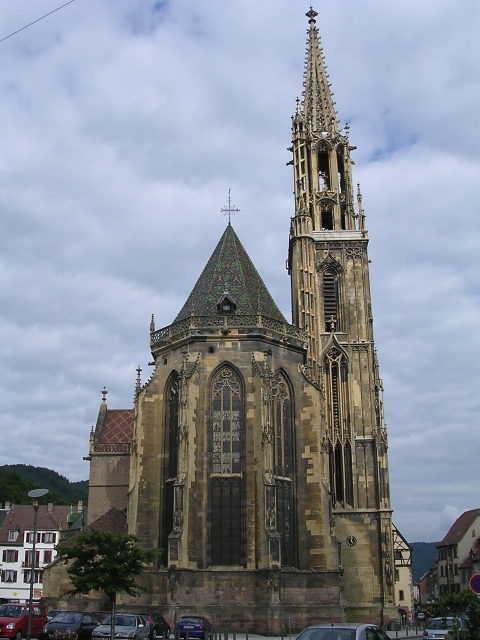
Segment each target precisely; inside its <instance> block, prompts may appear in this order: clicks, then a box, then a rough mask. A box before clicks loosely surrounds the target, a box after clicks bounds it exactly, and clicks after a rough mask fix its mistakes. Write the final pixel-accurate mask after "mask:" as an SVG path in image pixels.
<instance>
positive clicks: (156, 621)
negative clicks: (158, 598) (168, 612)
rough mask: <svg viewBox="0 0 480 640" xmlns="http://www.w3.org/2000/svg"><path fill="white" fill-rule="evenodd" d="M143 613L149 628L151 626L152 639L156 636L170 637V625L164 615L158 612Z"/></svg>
mask: <svg viewBox="0 0 480 640" xmlns="http://www.w3.org/2000/svg"><path fill="white" fill-rule="evenodd" d="M140 615H142V616H143V617H144V618H145V620H146V622H147V624H148V626H149V628H150V636H149V637H150V640H154V639H155V638H169V637H170V625H169V624H168V622H167V621H166V620H165V618H164V617H163V616H161V615H160V614H158V613H144V612H142V613H141V614H140Z"/></svg>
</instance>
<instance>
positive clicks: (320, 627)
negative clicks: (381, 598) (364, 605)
mask: <svg viewBox="0 0 480 640" xmlns="http://www.w3.org/2000/svg"><path fill="white" fill-rule="evenodd" d="M297 640H390V638H389V637H388V636H387V634H386V633H385V631H384V630H383V629H381V628H380V627H377V625H376V624H363V623H353V622H352V623H350V622H338V623H333V624H316V625H313V626H312V627H307V628H306V629H304V630H303V631H302V632H301V633H300V635H299V636H298V637H297Z"/></svg>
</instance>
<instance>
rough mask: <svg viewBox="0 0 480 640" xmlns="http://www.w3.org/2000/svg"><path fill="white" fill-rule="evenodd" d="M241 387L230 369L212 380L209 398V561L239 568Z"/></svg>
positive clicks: (242, 537) (242, 533)
mask: <svg viewBox="0 0 480 640" xmlns="http://www.w3.org/2000/svg"><path fill="white" fill-rule="evenodd" d="M244 429H245V420H244V415H243V387H242V381H241V379H240V376H239V375H238V373H237V372H235V371H234V370H233V369H232V368H231V367H228V366H224V367H222V368H221V369H220V370H219V371H218V372H217V373H216V374H215V375H214V378H213V384H212V397H211V474H210V518H209V525H210V536H209V540H210V562H211V564H212V565H242V564H243V563H244V555H245V526H244V520H245V518H244V513H243V493H244V491H243V486H244V453H243V449H244V436H245V434H244Z"/></svg>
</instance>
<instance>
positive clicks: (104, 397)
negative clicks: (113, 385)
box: [102, 387, 108, 402]
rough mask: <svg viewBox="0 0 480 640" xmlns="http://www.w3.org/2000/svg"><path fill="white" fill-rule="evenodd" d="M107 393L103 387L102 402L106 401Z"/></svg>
mask: <svg viewBox="0 0 480 640" xmlns="http://www.w3.org/2000/svg"><path fill="white" fill-rule="evenodd" d="M107 393H108V391H107V390H106V388H105V387H103V391H102V402H106V401H107Z"/></svg>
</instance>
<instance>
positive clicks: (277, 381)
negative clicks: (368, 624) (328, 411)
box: [272, 373, 295, 567]
mask: <svg viewBox="0 0 480 640" xmlns="http://www.w3.org/2000/svg"><path fill="white" fill-rule="evenodd" d="M292 417H293V414H292V394H291V391H290V387H289V385H288V383H287V380H286V378H285V377H284V376H283V375H282V374H281V373H277V375H276V376H275V377H274V379H273V382H272V427H273V452H274V455H273V459H274V477H275V492H276V512H277V519H276V520H277V531H278V533H279V534H280V544H281V559H282V565H283V566H289V567H293V566H294V565H295V524H294V519H295V512H294V508H293V482H294V451H293V420H292Z"/></svg>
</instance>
